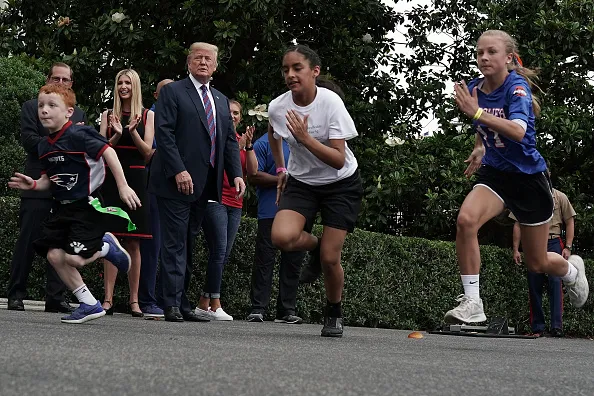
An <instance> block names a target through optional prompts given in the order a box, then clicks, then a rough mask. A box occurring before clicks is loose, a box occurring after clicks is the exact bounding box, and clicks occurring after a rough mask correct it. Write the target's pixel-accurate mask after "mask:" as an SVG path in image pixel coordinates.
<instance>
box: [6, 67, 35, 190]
mask: <svg viewBox="0 0 594 396" xmlns="http://www.w3.org/2000/svg"><path fill="white" fill-rule="evenodd" d="M43 82H44V76H43V74H41V73H40V72H38V71H36V70H35V69H34V68H33V67H31V66H29V65H28V63H26V62H25V61H24V60H22V59H20V58H14V57H13V58H0V86H1V87H2V89H1V90H0V125H2V128H0V196H2V195H15V196H16V195H17V193H16V192H13V191H11V192H9V191H8V187H7V185H6V183H7V182H8V179H9V178H10V176H11V175H12V174H13V173H14V171H22V170H23V165H24V160H25V152H24V150H23V148H22V147H21V145H20V143H19V139H20V117H21V107H22V105H23V103H25V102H26V101H27V100H29V99H32V98H34V97H36V96H37V92H38V91H39V88H40V87H41V85H43Z"/></svg>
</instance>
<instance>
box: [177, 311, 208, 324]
mask: <svg viewBox="0 0 594 396" xmlns="http://www.w3.org/2000/svg"><path fill="white" fill-rule="evenodd" d="M181 314H182V316H183V318H184V320H187V321H188V322H210V319H205V318H204V317H202V316H199V315H196V312H194V311H188V312H182V313H181Z"/></svg>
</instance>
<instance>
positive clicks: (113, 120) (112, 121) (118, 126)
mask: <svg viewBox="0 0 594 396" xmlns="http://www.w3.org/2000/svg"><path fill="white" fill-rule="evenodd" d="M109 126H110V127H111V129H112V130H113V131H114V132H115V133H117V134H118V135H121V134H122V131H123V128H122V123H121V122H120V119H119V118H118V117H117V116H115V115H113V114H110V115H109Z"/></svg>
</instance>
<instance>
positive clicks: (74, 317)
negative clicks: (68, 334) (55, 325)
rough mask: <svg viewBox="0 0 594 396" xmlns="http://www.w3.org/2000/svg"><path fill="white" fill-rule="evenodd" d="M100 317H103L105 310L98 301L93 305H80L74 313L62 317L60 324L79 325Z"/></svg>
mask: <svg viewBox="0 0 594 396" xmlns="http://www.w3.org/2000/svg"><path fill="white" fill-rule="evenodd" d="M102 316H105V310H104V309H103V307H102V306H101V303H100V302H99V301H97V303H96V304H95V305H88V304H85V303H80V305H79V306H78V308H76V309H75V310H74V312H72V313H71V314H70V315H68V316H63V317H62V323H72V324H80V323H85V322H88V321H89V320H93V319H99V318H100V317H102Z"/></svg>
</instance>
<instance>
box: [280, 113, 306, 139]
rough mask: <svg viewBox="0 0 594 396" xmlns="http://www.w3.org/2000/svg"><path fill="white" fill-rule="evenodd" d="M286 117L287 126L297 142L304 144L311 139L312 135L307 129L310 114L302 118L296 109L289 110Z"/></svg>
mask: <svg viewBox="0 0 594 396" xmlns="http://www.w3.org/2000/svg"><path fill="white" fill-rule="evenodd" d="M285 117H286V118H287V124H286V125H287V128H288V129H289V132H291V134H292V135H293V137H294V138H295V140H297V142H299V143H301V144H303V143H304V142H305V141H306V140H307V139H309V137H310V135H309V132H308V130H307V119H308V118H309V115H306V116H305V117H303V118H301V116H300V115H299V114H298V113H297V112H296V111H295V110H289V111H287V115H286V116H285Z"/></svg>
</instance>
